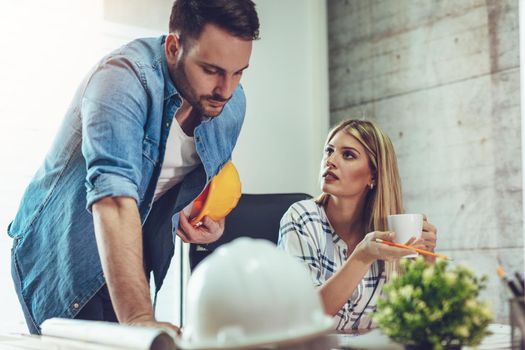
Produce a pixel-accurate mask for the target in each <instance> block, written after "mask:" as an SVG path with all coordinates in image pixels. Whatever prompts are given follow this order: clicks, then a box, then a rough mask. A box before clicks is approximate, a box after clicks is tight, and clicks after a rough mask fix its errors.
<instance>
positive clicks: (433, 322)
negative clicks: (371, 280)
mask: <svg viewBox="0 0 525 350" xmlns="http://www.w3.org/2000/svg"><path fill="white" fill-rule="evenodd" d="M400 265H401V266H400V271H401V272H400V274H395V275H394V276H393V277H392V279H391V280H390V281H389V282H388V283H387V284H386V285H385V286H384V288H383V296H382V298H381V299H380V300H379V301H378V303H377V311H376V312H375V313H374V314H373V316H372V317H373V319H374V320H375V321H376V322H377V324H378V326H379V328H381V330H382V331H383V332H384V333H385V334H386V335H388V336H389V337H391V338H392V339H394V340H395V341H397V342H399V343H403V344H408V345H413V346H415V347H416V348H421V349H435V350H441V349H445V348H447V347H449V346H452V345H460V346H461V345H469V346H476V345H479V343H480V342H481V341H482V339H483V338H484V337H485V336H486V335H488V334H489V332H488V331H487V327H488V325H489V323H490V321H491V320H492V317H493V315H492V311H491V310H490V308H489V306H488V305H487V304H486V303H484V302H481V301H479V299H478V297H479V293H480V291H481V290H483V289H484V288H485V287H486V281H487V276H483V277H481V278H477V277H476V276H475V275H474V273H473V272H472V270H470V269H469V268H467V267H465V266H461V265H458V266H455V267H451V266H449V264H448V262H447V261H445V260H438V261H437V262H436V263H435V264H427V263H426V262H425V261H424V260H423V258H421V257H418V258H417V259H415V260H411V259H401V263H400Z"/></svg>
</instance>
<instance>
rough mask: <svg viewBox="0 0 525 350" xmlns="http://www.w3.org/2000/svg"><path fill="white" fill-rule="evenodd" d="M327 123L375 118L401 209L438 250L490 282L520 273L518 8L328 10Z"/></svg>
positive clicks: (418, 5) (342, 5) (338, 6)
mask: <svg viewBox="0 0 525 350" xmlns="http://www.w3.org/2000/svg"><path fill="white" fill-rule="evenodd" d="M327 4H328V23H329V26H328V32H329V67H330V121H331V124H335V123H337V122H338V121H340V120H342V119H346V118H349V117H353V118H356V117H357V118H361V117H364V118H366V119H370V120H374V121H377V122H378V123H379V124H380V125H381V126H382V127H383V128H384V129H385V131H386V132H387V133H388V134H389V135H390V137H391V138H392V141H393V143H394V146H395V147H396V151H397V155H398V159H399V167H400V172H401V176H402V180H403V188H404V198H405V200H406V207H407V211H409V212H424V213H426V214H427V215H428V217H429V219H430V221H431V222H432V223H434V224H435V225H436V226H437V227H438V251H440V252H442V253H444V254H447V255H450V256H452V257H453V258H454V259H456V260H457V261H459V262H465V263H467V264H468V265H470V266H472V267H473V268H474V269H475V271H477V272H478V273H484V274H488V275H489V276H490V281H489V288H488V290H487V292H486V293H485V296H486V297H487V298H488V299H490V300H491V301H492V304H493V306H494V310H495V312H496V314H497V318H498V320H499V321H506V320H507V317H508V316H507V307H506V303H505V298H506V297H505V295H506V294H505V293H506V290H504V287H503V286H502V284H501V283H500V281H499V280H498V279H497V277H496V273H495V269H496V267H497V265H498V261H501V264H503V266H504V268H505V269H506V270H507V271H514V270H523V268H522V266H523V238H522V236H523V215H522V170H521V159H522V157H521V116H520V84H519V82H520V80H519V79H520V73H519V45H518V43H519V37H518V0H469V1H466V0H465V1H451V0H450V1H447V0H417V1H414V0H373V1H372V0H346V1H335V0H330V1H327Z"/></svg>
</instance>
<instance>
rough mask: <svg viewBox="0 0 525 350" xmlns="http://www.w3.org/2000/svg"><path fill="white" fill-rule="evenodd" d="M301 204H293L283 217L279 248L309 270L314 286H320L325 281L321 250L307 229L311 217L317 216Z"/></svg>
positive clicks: (310, 231)
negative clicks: (322, 270) (322, 271)
mask: <svg viewBox="0 0 525 350" xmlns="http://www.w3.org/2000/svg"><path fill="white" fill-rule="evenodd" d="M300 203H301V202H299V203H295V204H293V205H292V206H291V207H290V208H289V209H288V211H287V212H286V213H285V214H284V215H283V217H282V219H281V224H280V228H279V240H278V243H277V245H278V247H279V248H280V249H283V250H284V251H286V252H287V253H288V254H290V255H291V256H294V257H296V258H298V259H299V261H300V262H301V263H302V264H303V265H304V266H305V267H306V268H307V270H308V272H309V273H310V276H311V278H312V281H313V283H314V285H315V286H316V287H317V286H320V285H322V284H323V283H324V282H325V281H324V277H323V274H322V273H321V260H320V258H319V256H320V254H319V249H318V248H317V247H316V243H315V242H316V239H315V237H314V236H313V232H312V230H311V229H310V228H309V227H307V225H308V223H311V222H312V220H311V217H312V216H314V215H316V214H315V213H313V212H309V211H308V210H306V208H305V207H304V206H302V205H300Z"/></svg>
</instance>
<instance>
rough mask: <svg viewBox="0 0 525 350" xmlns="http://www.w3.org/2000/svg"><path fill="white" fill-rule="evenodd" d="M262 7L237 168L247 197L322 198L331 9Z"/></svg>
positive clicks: (275, 3) (310, 0)
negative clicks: (283, 194)
mask: <svg viewBox="0 0 525 350" xmlns="http://www.w3.org/2000/svg"><path fill="white" fill-rule="evenodd" d="M256 3H257V11H258V13H259V20H260V22H261V30H260V31H261V40H259V41H257V42H255V43H254V51H253V55H252V59H251V61H250V67H249V69H248V70H247V71H246V73H245V75H244V76H243V80H242V83H243V86H244V88H245V91H246V96H247V103H248V104H247V113H246V120H245V123H244V126H243V130H242V133H241V136H240V139H239V143H238V145H237V148H236V150H235V152H234V155H233V161H234V163H235V164H236V166H237V168H238V170H239V173H240V176H241V182H242V184H243V192H245V193H246V192H247V193H275V192H307V193H310V194H312V195H313V194H317V193H318V191H319V189H318V188H319V186H318V173H319V164H320V160H321V156H322V149H323V144H324V139H325V137H326V134H327V130H328V114H329V108H328V64H327V34H326V9H325V2H324V1H318V0H307V1H306V0H287V1H282V0H259V1H256Z"/></svg>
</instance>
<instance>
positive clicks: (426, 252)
mask: <svg viewBox="0 0 525 350" xmlns="http://www.w3.org/2000/svg"><path fill="white" fill-rule="evenodd" d="M375 241H376V242H377V243H383V244H386V245H389V246H391V247H396V248H405V249H410V250H413V251H415V252H418V253H420V254H423V255H428V256H433V257H436V258H442V259H446V260H452V258H449V257H448V256H445V255H441V254H438V253H434V252H429V251H428V250H423V249H419V248H414V247H411V246H409V245H404V244H399V243H394V242H390V241H385V240H382V239H381V238H376V239H375Z"/></svg>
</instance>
